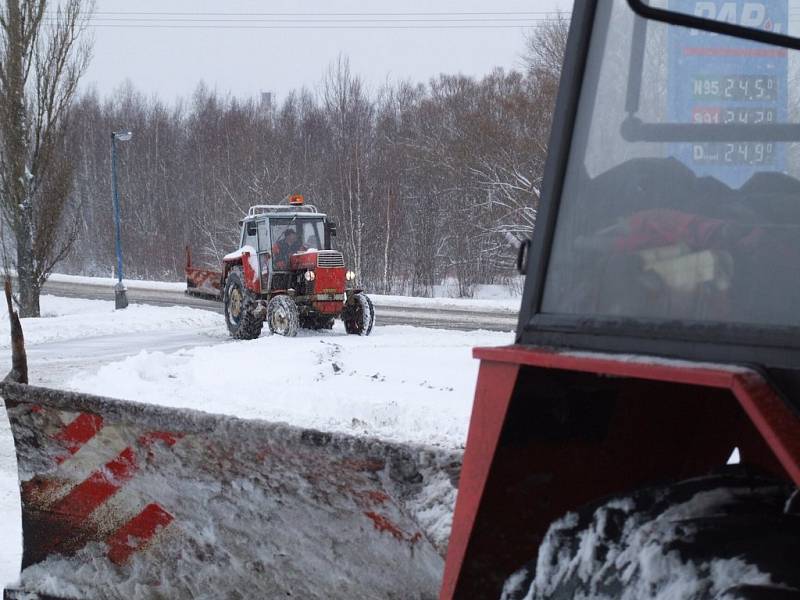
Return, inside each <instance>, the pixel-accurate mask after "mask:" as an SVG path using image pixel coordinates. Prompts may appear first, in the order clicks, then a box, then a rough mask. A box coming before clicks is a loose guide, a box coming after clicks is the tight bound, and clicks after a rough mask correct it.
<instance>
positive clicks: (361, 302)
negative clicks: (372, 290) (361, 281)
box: [342, 292, 375, 335]
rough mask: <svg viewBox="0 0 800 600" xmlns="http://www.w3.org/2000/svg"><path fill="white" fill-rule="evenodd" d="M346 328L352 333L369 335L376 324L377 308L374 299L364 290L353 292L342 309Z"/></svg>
mask: <svg viewBox="0 0 800 600" xmlns="http://www.w3.org/2000/svg"><path fill="white" fill-rule="evenodd" d="M342 321H344V329H345V331H347V333H350V334H352V335H369V334H370V333H371V332H372V326H373V325H374V324H375V309H374V308H373V306H372V300H370V299H369V296H367V295H366V294H364V293H362V292H358V293H357V294H353V295H352V296H350V298H349V299H348V301H347V304H345V305H344V310H343V311H342Z"/></svg>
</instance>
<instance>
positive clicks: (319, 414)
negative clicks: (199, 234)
mask: <svg viewBox="0 0 800 600" xmlns="http://www.w3.org/2000/svg"><path fill="white" fill-rule="evenodd" d="M214 318H217V319H218V315H214ZM512 341H513V336H512V334H510V333H495V332H487V331H471V332H460V331H442V330H433V329H422V328H416V327H408V326H387V327H378V328H376V329H375V330H374V332H373V334H372V335H371V336H369V337H358V336H349V335H346V334H344V332H343V329H342V326H341V324H340V323H337V325H336V328H335V329H334V330H333V332H331V333H328V334H320V333H313V334H307V335H302V334H301V335H300V336H298V337H297V338H284V337H279V336H262V337H261V338H259V339H257V340H252V341H249V342H237V343H230V344H223V345H217V346H212V347H197V348H192V349H187V350H183V351H179V352H176V353H172V354H165V353H163V352H148V351H143V352H140V353H139V354H137V355H136V356H133V357H130V358H127V359H125V360H123V361H120V362H116V363H112V364H109V365H106V366H103V367H101V368H100V369H99V371H98V372H97V373H95V374H93V375H88V376H87V375H86V374H82V375H80V376H79V377H76V378H74V379H73V380H72V381H70V382H69V383H68V387H69V388H71V389H73V390H76V391H82V392H88V393H92V394H98V395H105V396H112V397H117V398H124V399H128V400H133V401H141V400H142V399H143V398H152V399H153V401H157V402H159V403H161V404H164V405H166V406H172V407H187V408H194V409H198V410H203V411H207V412H212V413H224V414H229V415H234V416H239V417H245V418H260V419H265V420H268V421H273V422H274V421H281V422H287V423H291V424H292V425H297V426H301V427H309V428H315V429H319V430H322V431H335V432H342V433H350V434H356V435H370V436H375V437H378V438H381V439H384V440H392V441H399V442H411V443H422V444H433V445H438V446H446V447H450V448H460V447H463V445H464V442H465V440H466V433H467V425H468V422H469V416H470V411H471V407H472V398H473V394H474V391H475V380H476V376H477V369H478V363H477V361H475V360H473V358H472V355H471V351H472V348H473V347H474V346H497V345H503V344H508V343H511V342H512Z"/></svg>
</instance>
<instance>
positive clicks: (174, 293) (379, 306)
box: [44, 276, 518, 331]
mask: <svg viewBox="0 0 800 600" xmlns="http://www.w3.org/2000/svg"><path fill="white" fill-rule="evenodd" d="M59 279H61V280H59ZM100 281H101V280H99V279H97V280H94V281H92V280H91V279H89V278H67V277H65V276H61V277H60V278H59V277H55V278H53V279H51V280H49V281H48V282H47V283H46V284H45V286H44V291H45V293H49V294H54V295H57V296H65V297H71V298H89V299H95V300H113V298H114V292H113V289H112V286H111V284H109V283H106V282H103V283H100ZM169 286H172V287H169ZM181 286H182V284H177V285H176V284H165V285H162V286H159V287H158V288H155V286H153V288H149V287H147V286H146V285H140V284H137V283H136V282H129V284H128V287H129V289H128V298H129V299H130V301H131V302H138V303H143V304H150V305H154V306H175V305H178V306H190V307H192V308H200V309H204V310H211V311H215V312H218V313H221V312H222V305H221V304H220V303H219V302H218V301H216V300H209V299H206V298H200V297H196V296H189V295H187V294H184V293H183V291H182V290H183V288H182V287H181ZM173 288H174V289H173ZM371 297H372V299H373V301H374V304H375V309H376V314H377V319H378V323H380V324H383V325H416V326H420V327H435V328H439V329H459V330H465V331H468V330H472V329H486V330H489V331H511V330H513V329H515V328H516V326H517V308H518V301H517V300H511V301H510V302H502V303H496V302H495V303H492V302H481V301H462V300H452V301H446V300H445V301H443V300H442V299H439V298H435V299H429V298H420V299H415V298H400V297H397V296H380V295H374V296H373V295H371Z"/></svg>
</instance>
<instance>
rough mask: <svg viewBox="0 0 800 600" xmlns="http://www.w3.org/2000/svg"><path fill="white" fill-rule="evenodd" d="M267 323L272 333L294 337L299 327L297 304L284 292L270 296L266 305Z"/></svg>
mask: <svg viewBox="0 0 800 600" xmlns="http://www.w3.org/2000/svg"><path fill="white" fill-rule="evenodd" d="M267 323H268V325H269V330H270V331H271V332H272V333H276V334H278V335H283V336H286V337H294V336H296V335H297V330H298V328H299V327H300V317H299V315H298V313H297V304H295V301H294V300H292V299H291V298H290V297H289V296H287V295H286V294H280V295H278V296H275V297H273V298H272V300H270V301H269V304H268V305H267Z"/></svg>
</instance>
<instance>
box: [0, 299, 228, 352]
mask: <svg viewBox="0 0 800 600" xmlns="http://www.w3.org/2000/svg"><path fill="white" fill-rule="evenodd" d="M41 311H42V318H39V319H22V330H23V332H24V334H25V343H26V344H27V345H37V344H43V343H46V342H54V341H61V340H69V339H80V338H88V337H94V336H106V335H115V334H124V333H133V332H142V331H161V330H165V329H189V330H194V329H209V330H210V332H211V333H215V334H216V333H218V334H219V335H220V336H223V335H224V334H225V327H224V323H223V322H222V319H221V318H220V316H219V315H218V314H216V313H212V312H209V311H206V310H198V309H196V308H188V307H183V306H167V307H164V306H147V305H143V304H131V305H130V306H129V307H128V308H126V309H125V310H114V302H111V301H106V300H85V299H80V298H62V297H59V296H42V297H41ZM10 345H11V338H10V331H9V323H8V318H2V319H0V348H9V347H10Z"/></svg>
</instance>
